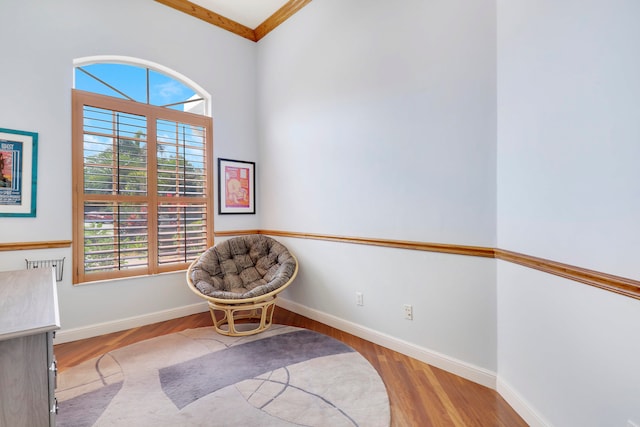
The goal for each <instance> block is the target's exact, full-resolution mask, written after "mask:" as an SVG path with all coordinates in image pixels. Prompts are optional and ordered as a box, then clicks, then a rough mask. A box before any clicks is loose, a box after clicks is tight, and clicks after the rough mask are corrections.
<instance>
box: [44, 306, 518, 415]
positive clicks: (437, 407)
mask: <svg viewBox="0 0 640 427" xmlns="http://www.w3.org/2000/svg"><path fill="white" fill-rule="evenodd" d="M274 323H280V324H285V325H292V326H298V327H303V328H306V329H310V330H314V331H317V332H321V333H324V334H326V335H329V336H331V337H334V338H336V339H338V340H340V341H342V342H344V343H345V344H347V345H349V346H351V347H352V348H354V349H355V350H357V351H358V352H360V354H362V355H363V356H364V357H365V358H366V359H367V360H368V361H369V362H370V363H371V364H372V365H373V366H374V367H375V368H376V369H377V371H378V373H379V374H380V377H381V378H382V380H383V381H384V383H385V385H386V387H387V392H388V394H389V402H390V405H391V425H392V426H393V427H427V426H456V427H458V426H460V427H462V426H464V427H472V426H477V427H492V426H495V427H520V426H527V424H526V423H525V422H524V421H523V420H522V418H520V417H519V416H518V414H517V413H516V412H515V411H514V410H513V409H512V408H511V407H510V406H509V405H508V404H507V403H506V402H505V401H504V399H503V398H502V397H501V396H500V395H499V394H498V393H496V392H495V391H494V390H491V389H489V388H487V387H484V386H481V385H478V384H476V383H473V382H471V381H468V380H465V379H463V378H460V377H458V376H456V375H453V374H450V373H448V372H446V371H443V370H441V369H438V368H435V367H433V366H430V365H427V364H425V363H422V362H420V361H418V360H416V359H412V358H410V357H408V356H405V355H403V354H400V353H397V352H395V351H392V350H389V349H387V348H384V347H381V346H379V345H376V344H373V343H371V342H369V341H366V340H363V339H361V338H358V337H355V336H353V335H351V334H348V333H346V332H343V331H340V330H338V329H335V328H332V327H330V326H327V325H324V324H322V323H319V322H316V321H314V320H311V319H308V318H306V317H303V316H300V315H298V314H295V313H292V312H290V311H287V310H284V309H282V308H280V307H278V308H277V309H276V312H275V314H274ZM203 326H212V322H211V317H210V316H209V313H208V312H206V313H200V314H194V315H191V316H187V317H182V318H179V319H173V320H169V321H166V322H160V323H155V324H153V325H147V326H142V327H139V328H134V329H130V330H127V331H122V332H116V333H112V334H108V335H103V336H100V337H94V338H88V339H85V340H80V341H74V342H70V343H65V344H59V345H56V346H55V347H54V353H55V355H56V357H57V359H58V369H59V370H60V371H61V372H62V371H64V370H66V369H68V368H69V367H71V366H75V365H77V364H79V363H81V362H83V361H85V360H88V359H91V358H93V357H96V356H99V355H101V354H104V353H106V352H108V351H111V350H114V349H116V348H120V347H124V346H126V345H129V344H133V343H135V342H138V341H142V340H145V339H149V338H153V337H155V336H160V335H164V334H170V333H173V332H179V331H182V330H184V329H189V328H198V327H203ZM363 427H366V426H363Z"/></svg>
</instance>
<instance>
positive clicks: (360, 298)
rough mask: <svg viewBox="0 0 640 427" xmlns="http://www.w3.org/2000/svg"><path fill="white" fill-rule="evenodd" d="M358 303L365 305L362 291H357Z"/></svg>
mask: <svg viewBox="0 0 640 427" xmlns="http://www.w3.org/2000/svg"><path fill="white" fill-rule="evenodd" d="M356 305H364V297H363V295H362V292H356Z"/></svg>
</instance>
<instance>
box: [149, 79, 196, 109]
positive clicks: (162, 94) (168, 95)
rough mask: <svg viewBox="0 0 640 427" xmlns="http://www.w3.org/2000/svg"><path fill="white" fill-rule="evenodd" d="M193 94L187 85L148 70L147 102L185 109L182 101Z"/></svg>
mask: <svg viewBox="0 0 640 427" xmlns="http://www.w3.org/2000/svg"><path fill="white" fill-rule="evenodd" d="M194 95H195V92H194V91H193V89H191V88H189V87H188V86H185V85H184V84H182V83H180V82H179V81H177V80H175V79H172V78H171V77H168V76H165V75H164V74H161V73H158V72H157V71H154V70H149V98H150V99H149V104H151V105H158V106H167V107H168V108H172V109H174V110H179V111H185V110H184V106H183V105H184V104H183V103H184V102H185V101H187V100H188V99H189V98H191V97H192V96H194ZM172 104H175V105H172Z"/></svg>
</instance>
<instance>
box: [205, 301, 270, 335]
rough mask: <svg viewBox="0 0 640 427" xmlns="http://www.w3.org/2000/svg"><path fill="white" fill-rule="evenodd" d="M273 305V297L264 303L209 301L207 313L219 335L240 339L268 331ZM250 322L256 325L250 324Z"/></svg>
mask: <svg viewBox="0 0 640 427" xmlns="http://www.w3.org/2000/svg"><path fill="white" fill-rule="evenodd" d="M275 305H276V296H275V295H274V296H270V297H268V298H267V299H266V300H264V301H257V302H249V303H247V302H239V303H237V304H222V303H218V302H213V301H209V311H210V312H211V319H213V325H214V327H215V329H216V331H217V332H218V333H219V334H222V335H227V336H231V337H241V336H245V335H254V334H258V333H260V332H262V331H265V330H267V329H269V327H270V326H271V323H272V320H273V311H274V310H275ZM220 314H221V316H220ZM251 320H253V321H255V322H256V323H254V322H250V321H251ZM238 321H241V322H238ZM239 325H241V326H239ZM245 328H249V329H245Z"/></svg>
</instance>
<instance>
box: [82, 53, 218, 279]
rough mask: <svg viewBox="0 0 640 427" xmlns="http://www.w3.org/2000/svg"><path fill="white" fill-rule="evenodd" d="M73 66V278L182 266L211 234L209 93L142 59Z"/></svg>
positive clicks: (87, 61)
mask: <svg viewBox="0 0 640 427" xmlns="http://www.w3.org/2000/svg"><path fill="white" fill-rule="evenodd" d="M74 66H75V69H74V89H73V93H72V99H73V111H72V120H73V123H72V129H73V134H72V139H73V201H74V209H73V211H74V232H73V243H74V257H73V261H74V275H73V276H74V277H73V280H74V283H81V282H89V281H94V280H104V279H111V278H118V277H128V276H139V275H148V274H156V273H160V272H165V271H175V270H182V269H186V267H187V266H188V264H189V263H190V262H191V261H192V260H193V259H195V258H196V257H197V256H198V255H199V254H200V253H201V252H202V251H204V250H205V249H206V248H207V247H209V246H211V245H212V244H213V236H212V232H213V231H212V230H213V208H212V188H213V186H212V181H213V180H212V175H213V163H212V161H213V141H212V128H213V125H212V120H211V117H210V114H211V102H210V97H209V95H208V94H207V93H206V92H205V91H204V90H202V88H200V87H199V86H198V85H196V84H195V83H194V82H192V81H190V80H189V79H187V78H185V77H184V76H181V75H179V74H177V73H175V72H173V71H171V70H169V69H167V68H165V67H162V66H159V65H157V64H152V63H150V62H146V61H139V60H135V59H132V58H123V57H118V58H115V57H99V58H96V57H94V58H83V59H79V60H76V61H75V62H74Z"/></svg>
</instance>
